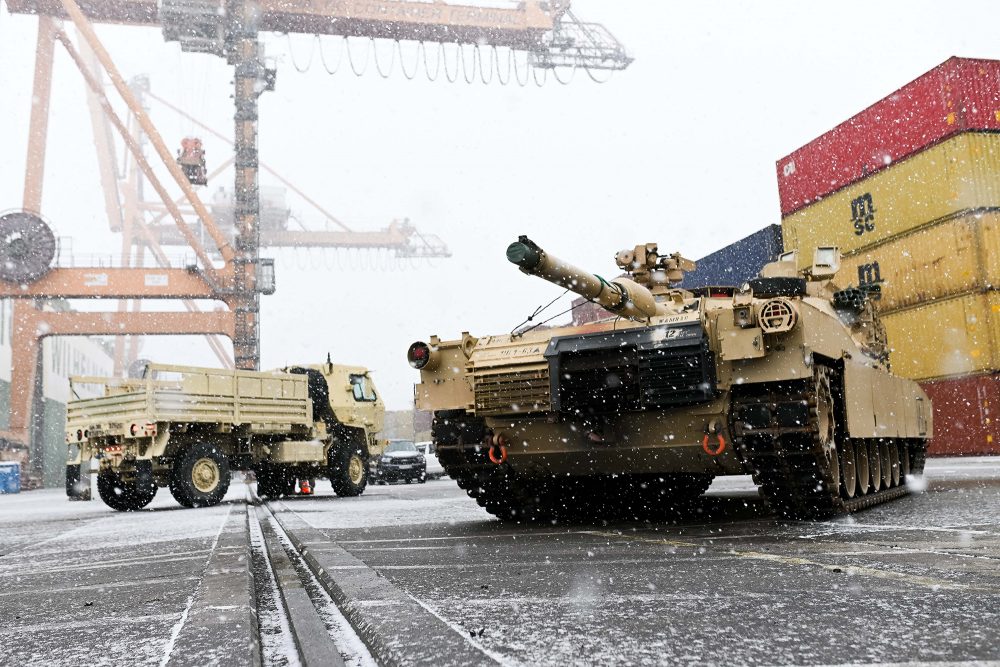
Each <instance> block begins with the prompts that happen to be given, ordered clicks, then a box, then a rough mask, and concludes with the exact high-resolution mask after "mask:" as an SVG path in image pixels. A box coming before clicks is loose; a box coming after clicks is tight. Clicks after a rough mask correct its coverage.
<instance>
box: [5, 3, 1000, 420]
mask: <svg viewBox="0 0 1000 667" xmlns="http://www.w3.org/2000/svg"><path fill="white" fill-rule="evenodd" d="M573 7H574V10H575V12H576V14H577V15H578V16H579V17H580V18H582V19H584V20H588V21H597V22H601V23H604V24H605V25H606V26H607V27H608V29H610V30H611V32H613V33H614V34H615V35H616V36H617V37H618V38H619V39H620V40H621V41H622V42H623V43H624V44H625V45H626V47H627V48H628V49H629V51H630V53H631V54H632V55H633V56H634V58H635V62H634V63H633V64H632V65H631V67H629V69H628V70H626V71H624V72H620V73H618V74H616V75H615V76H614V77H613V78H611V80H610V82H608V83H605V84H601V85H599V84H596V83H593V82H592V81H591V80H590V79H588V78H587V77H586V76H583V75H578V76H577V77H576V78H575V80H574V81H573V82H572V83H571V84H570V85H567V86H562V85H559V84H557V83H555V82H551V81H550V82H549V83H548V84H547V85H545V86H543V87H541V88H538V87H536V86H534V85H530V86H528V87H525V88H521V87H518V86H516V85H510V86H506V87H505V86H500V85H497V84H496V83H494V84H492V85H488V86H485V85H482V84H479V83H477V84H472V85H469V84H466V83H464V82H460V83H456V84H449V83H446V82H444V81H438V82H435V83H431V82H428V81H427V80H426V79H424V78H423V77H420V78H418V79H417V80H414V81H409V80H407V79H406V78H404V77H403V76H402V75H401V74H400V73H399V70H398V69H397V70H396V73H395V74H394V75H393V76H391V77H390V78H389V79H387V80H384V79H383V78H381V77H380V76H379V75H378V74H377V73H375V72H374V71H369V73H368V74H367V75H365V76H363V77H360V78H359V77H355V76H354V74H352V73H350V71H349V70H347V68H343V69H342V70H341V71H340V72H339V73H338V74H336V75H330V74H328V73H327V72H326V71H325V70H324V68H323V67H322V65H321V63H320V61H319V58H318V57H314V58H313V63H312V67H311V68H310V69H309V70H308V71H306V72H304V73H300V72H299V71H297V68H296V67H295V66H294V65H293V62H292V59H291V57H290V52H291V53H293V54H294V56H295V63H297V64H298V65H299V66H300V67H302V66H303V65H305V64H306V63H307V62H308V60H309V59H308V54H309V51H310V48H311V47H310V40H309V38H306V37H301V36H299V37H295V38H293V39H292V40H291V41H289V39H288V38H287V37H285V36H283V35H270V34H269V35H266V36H265V41H266V43H267V47H268V55H269V56H274V57H275V58H277V62H278V70H279V72H278V81H277V90H276V91H275V92H273V93H266V94H265V95H264V96H263V97H262V98H261V114H260V121H261V122H260V147H261V159H262V160H263V161H265V162H267V163H269V164H270V165H271V166H273V167H275V168H276V169H277V170H278V171H280V172H281V173H282V174H283V175H285V176H286V177H287V178H289V179H291V180H293V181H294V182H295V183H296V184H297V185H298V186H299V187H300V188H301V189H302V190H304V191H305V192H307V193H309V194H310V196H311V197H313V198H315V199H317V200H318V201H319V202H320V203H321V204H322V205H323V206H325V207H326V208H327V209H328V210H330V211H331V212H333V213H334V214H335V215H337V216H338V217H339V218H340V219H341V220H343V221H345V222H346V223H348V224H350V225H351V226H352V227H354V228H356V229H359V230H369V229H377V228H381V227H384V226H386V225H387V224H388V223H389V222H390V221H391V220H392V219H394V218H403V217H408V218H410V220H411V221H412V222H413V224H415V225H416V226H417V227H418V228H419V229H420V230H422V231H425V232H428V233H434V234H437V235H439V236H440V237H441V238H442V239H443V240H444V241H445V242H446V243H447V244H448V245H449V246H450V248H451V250H452V251H453V253H454V256H453V257H452V258H451V259H448V260H436V261H434V262H433V263H431V262H416V263H413V264H412V266H409V267H408V268H406V269H405V270H392V271H390V270H386V269H384V268H383V269H379V268H364V266H363V265H364V264H365V263H366V262H361V261H359V259H360V258H357V257H353V256H351V255H348V254H346V253H344V252H342V251H341V252H335V251H325V252H321V251H316V250H313V251H311V252H303V251H281V252H278V251H272V250H267V251H265V254H266V255H271V256H274V257H276V258H277V280H278V292H277V294H275V295H274V296H270V297H263V300H262V301H263V312H262V317H263V328H262V339H263V345H262V366H263V367H265V368H268V367H275V366H280V365H285V364H288V363H310V362H318V361H321V360H323V359H325V357H326V353H327V351H330V352H331V353H332V355H333V357H334V359H335V360H342V361H344V362H350V363H359V364H364V365H367V366H369V367H371V368H373V369H374V370H375V371H376V379H377V382H378V384H379V386H380V388H381V390H382V392H383V395H384V397H385V398H386V400H387V403H388V405H389V407H390V408H394V409H402V408H406V407H409V405H410V404H411V399H412V382H413V381H414V378H415V375H416V374H415V373H414V372H412V371H411V369H409V367H408V366H407V365H406V362H405V359H404V353H405V350H406V347H407V346H408V345H409V344H410V343H411V342H412V341H414V340H417V339H425V338H426V337H427V336H429V335H430V334H435V333H436V334H440V335H441V336H442V337H443V338H450V337H454V336H456V335H458V334H460V333H461V332H462V331H464V330H468V331H470V332H472V333H473V334H479V335H483V334H490V333H500V332H506V331H509V330H510V329H511V327H513V326H514V325H516V324H517V323H519V322H520V321H522V320H523V319H524V317H525V316H526V315H527V314H528V313H530V312H531V311H532V310H533V309H534V308H535V307H536V306H538V305H540V304H542V303H546V302H548V301H549V300H550V299H552V298H553V297H555V296H557V295H558V294H559V292H560V290H558V289H557V288H555V287H553V286H549V285H546V284H545V283H543V282H542V281H539V280H537V279H532V278H529V277H527V276H524V275H521V274H519V273H518V272H517V271H516V270H515V269H514V268H513V267H512V266H511V265H509V264H508V263H507V262H506V260H505V259H504V250H505V248H506V246H507V244H508V243H510V242H511V241H513V240H515V239H516V237H517V236H518V235H519V234H528V235H530V236H531V237H532V238H533V239H534V240H535V241H537V242H538V243H539V244H540V245H542V247H544V248H546V249H547V250H549V251H550V252H552V253H553V254H555V255H558V256H560V257H563V258H564V259H567V260H571V261H573V262H574V263H576V264H578V265H580V266H582V267H587V268H589V269H591V270H593V271H595V272H602V271H613V270H614V264H613V256H614V253H615V251H617V250H619V249H621V248H624V247H626V246H629V247H631V246H633V245H635V244H636V243H641V242H642V243H644V242H648V241H658V242H659V244H660V247H661V250H663V251H676V250H679V251H681V252H683V253H684V254H685V255H686V256H688V257H691V258H697V257H700V256H702V255H704V254H707V253H708V252H711V251H712V250H714V249H715V248H717V247H719V246H721V245H725V244H727V243H730V242H732V241H735V240H737V239H739V238H741V237H743V236H745V235H747V234H749V233H751V232H753V231H755V230H757V229H759V228H761V227H763V226H764V225H767V224H772V223H777V222H779V221H780V214H779V210H778V197H777V186H776V179H775V171H774V163H775V161H776V160H777V159H778V158H779V157H781V156H783V155H785V154H787V153H790V152H791V151H793V150H794V149H796V148H797V147H799V146H801V145H802V144H804V143H806V142H808V141H809V140H811V139H813V138H814V137H816V136H817V135H819V134H821V133H823V132H824V131H826V130H827V129H829V128H831V127H832V126H834V125H836V124H837V123H839V122H841V121H843V120H845V119H846V118H848V117H849V116H851V115H853V114H854V113H856V112H858V111H860V110H861V109H862V108H864V107H866V106H868V105H870V104H872V103H873V102H875V101H876V100H878V99H879V98H881V97H883V96H885V95H887V94H888V93H890V92H892V91H893V90H895V89H896V88H898V87H900V86H902V85H903V84H905V83H906V82H908V81H910V80H912V79H913V78H915V77H917V76H919V75H920V74H922V73H923V72H925V71H926V70H928V69H930V68H932V67H934V66H935V65H937V64H939V63H940V62H942V61H944V60H945V59H946V58H948V57H949V56H952V55H959V56H967V57H982V58H1000V39H998V37H997V30H996V25H997V19H998V18H1000V8H998V6H997V3H996V2H995V0H982V1H972V0H966V1H956V2H952V3H949V4H947V5H943V4H941V3H940V2H932V1H929V0H928V1H923V0H919V1H917V0H899V1H889V0H868V1H866V2H861V1H851V0H837V1H836V2H833V1H829V2H819V1H814V2H803V1H802V0H796V1H790V0H789V1H780V2H779V1H761V0H758V1H753V2H751V1H735V0H733V1H723V0H718V1H714V2H713V1H703V2H672V1H666V0H661V1H653V0H648V1H640V0H618V1H616V2H607V1H605V2H600V1H598V0H574V2H573ZM36 25H37V20H36V19H34V18H31V17H25V16H12V15H10V14H9V13H8V12H7V9H6V6H3V8H2V9H0V100H2V103H0V156H2V157H3V162H2V163H0V176H2V178H0V210H4V209H9V208H16V207H19V206H20V203H21V192H22V187H23V186H22V183H23V172H24V154H25V146H26V135H27V124H28V114H29V109H30V97H31V73H32V68H33V57H34V37H35V30H36ZM99 34H100V36H101V38H102V39H103V40H104V41H105V44H106V46H107V48H108V50H109V51H110V52H111V54H112V56H113V58H114V59H115V61H116V62H117V64H118V66H119V67H120V68H121V70H122V73H123V74H124V75H125V76H126V77H132V76H135V75H137V74H148V75H149V76H150V77H151V81H152V87H153V90H154V92H156V93H157V94H159V95H160V96H162V97H165V98H168V99H170V100H172V101H174V102H175V103H176V104H178V105H180V106H182V107H184V108H185V109H188V110H190V112H191V113H193V114H195V115H196V116H198V117H199V118H201V119H203V120H204V121H205V122H206V123H208V124H209V125H210V126H212V127H214V128H217V129H218V130H220V131H222V132H224V133H226V134H227V135H231V133H232V120H231V119H232V113H233V112H232V107H231V99H230V92H231V86H230V84H229V82H230V80H231V70H230V68H228V67H227V66H226V65H225V63H224V62H223V61H222V60H221V59H218V58H213V57H211V56H205V55H194V54H187V53H181V51H180V47H179V45H178V44H176V43H170V44H168V43H164V42H163V40H162V37H161V35H160V32H159V30H157V29H150V28H126V27H116V26H101V27H100V28H99ZM355 48H358V46H357V45H356V47H355ZM327 49H328V51H327V53H328V54H333V53H336V47H335V45H334V43H333V42H327ZM359 53H360V51H359ZM383 53H387V51H383ZM83 91H84V88H83V83H82V80H81V79H80V77H79V76H78V75H77V74H76V72H75V70H73V69H72V64H71V63H70V62H69V60H68V58H67V57H66V55H65V54H64V53H62V52H57V60H56V73H55V90H54V98H53V100H54V101H53V107H52V113H51V124H50V143H49V148H50V152H49V160H48V164H47V169H46V189H45V196H44V202H43V208H44V213H45V215H46V216H47V217H48V218H49V219H50V220H51V221H52V222H53V224H54V225H55V226H56V228H57V231H58V233H59V234H60V235H63V236H71V237H72V238H73V249H74V253H75V254H76V256H77V260H78V261H80V260H82V259H83V258H84V257H85V256H86V255H88V254H91V253H97V252H99V253H103V254H105V255H107V254H109V252H110V251H109V249H112V248H114V247H116V243H117V242H116V240H115V238H114V237H113V236H112V235H111V234H110V233H109V232H108V231H107V221H106V215H105V213H104V204H103V200H102V196H101V193H100V191H99V187H100V186H99V182H98V177H97V172H96V167H97V163H96V158H95V157H94V151H93V144H92V138H91V131H90V120H89V117H88V115H87V109H86V103H85V97H84V94H83ZM152 116H153V119H154V122H156V123H157V124H158V126H159V129H160V131H161V132H162V134H163V136H164V138H165V140H166V141H167V143H168V145H170V146H172V147H173V146H176V145H178V144H179V142H180V139H181V137H183V136H185V135H191V134H195V135H201V136H204V133H200V132H199V131H197V130H196V129H195V128H194V127H193V126H192V125H191V124H190V123H189V122H187V121H184V120H181V119H179V118H178V117H177V116H175V115H173V114H172V113H171V112H169V111H167V110H165V109H163V108H161V107H157V106H154V107H153V109H152ZM205 142H206V146H207V152H208V159H209V168H210V169H211V168H212V167H213V166H214V165H216V164H218V162H220V161H222V160H223V159H224V156H226V155H228V153H229V151H228V149H227V148H226V146H225V145H224V144H222V143H221V142H218V141H216V140H215V139H212V138H208V137H206V139H205ZM261 180H262V184H264V185H267V184H270V183H272V182H271V181H269V180H268V178H267V176H266V175H265V176H263V177H262V179H261ZM230 183H231V173H230V174H227V175H225V176H224V177H223V178H222V179H221V180H220V182H219V183H217V184H210V186H209V189H208V190H207V192H211V191H212V190H214V189H215V188H216V187H218V185H229V184H230ZM290 202H291V205H292V208H293V210H294V211H296V212H298V213H300V214H301V217H302V218H303V219H304V220H305V221H306V223H307V224H309V225H311V226H312V227H321V225H322V218H321V216H320V215H319V214H318V213H315V212H313V211H311V210H309V208H308V206H307V205H306V204H305V202H303V201H300V200H297V199H295V198H294V197H293V198H290ZM178 252H179V251H178ZM175 254H176V253H175ZM103 305H107V306H109V307H110V306H112V304H102V306H103ZM155 305H156V304H154V307H155ZM564 307H565V306H564ZM560 310H561V308H560ZM553 312H557V311H555V309H553ZM144 354H145V355H146V356H150V357H152V358H154V359H156V360H159V361H166V362H173V363H198V364H209V365H211V364H213V363H214V358H213V357H212V356H211V354H210V353H209V352H208V347H207V346H206V345H204V344H203V343H201V342H200V340H198V339H193V340H192V344H190V345H187V344H185V345H178V344H177V341H176V340H174V341H170V342H167V341H163V340H159V341H151V342H150V343H149V344H147V346H146V348H145V352H144Z"/></svg>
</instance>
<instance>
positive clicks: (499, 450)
mask: <svg viewBox="0 0 1000 667" xmlns="http://www.w3.org/2000/svg"><path fill="white" fill-rule="evenodd" d="M488 454H489V456H490V461H491V462H492V463H493V464H494V465H500V464H501V463H504V462H505V461H506V460H507V438H505V437H504V435H503V433H497V434H496V435H494V436H493V438H492V440H491V443H490V450H489V452H488Z"/></svg>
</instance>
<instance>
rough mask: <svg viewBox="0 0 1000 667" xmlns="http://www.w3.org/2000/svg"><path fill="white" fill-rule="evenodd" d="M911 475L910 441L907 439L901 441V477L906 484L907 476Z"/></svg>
mask: <svg viewBox="0 0 1000 667" xmlns="http://www.w3.org/2000/svg"><path fill="white" fill-rule="evenodd" d="M909 476H910V443H908V442H906V441H905V440H904V441H903V442H901V443H899V479H900V481H901V482H902V483H903V484H906V478H907V477H909Z"/></svg>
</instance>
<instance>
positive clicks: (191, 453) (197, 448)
mask: <svg viewBox="0 0 1000 667" xmlns="http://www.w3.org/2000/svg"><path fill="white" fill-rule="evenodd" d="M230 477H231V475H230V471H229V459H228V458H226V456H225V455H224V454H223V453H222V452H220V451H219V449H218V447H215V446H214V445H210V444H208V443H204V442H201V443H198V444H197V445H194V446H193V447H191V448H190V449H188V450H187V451H186V452H184V453H183V454H181V455H180V456H178V457H177V458H176V459H174V468H173V470H172V471H171V473H170V493H171V494H172V495H173V497H174V499H175V500H176V501H177V502H178V503H180V504H181V505H183V506H184V507H211V506H212V505H218V504H219V503H220V502H221V501H222V497H223V496H225V495H226V491H228V490H229V482H230Z"/></svg>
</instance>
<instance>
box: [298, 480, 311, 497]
mask: <svg viewBox="0 0 1000 667" xmlns="http://www.w3.org/2000/svg"><path fill="white" fill-rule="evenodd" d="M299 491H300V492H301V493H302V495H303V496H311V495H312V492H313V490H312V484H310V482H309V480H308V479H301V480H299Z"/></svg>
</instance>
